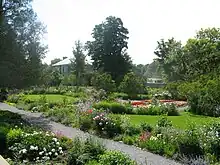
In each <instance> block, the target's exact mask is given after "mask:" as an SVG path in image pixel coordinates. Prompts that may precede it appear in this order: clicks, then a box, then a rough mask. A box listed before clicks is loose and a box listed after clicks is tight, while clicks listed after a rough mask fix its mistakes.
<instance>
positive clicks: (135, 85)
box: [119, 72, 145, 97]
mask: <svg viewBox="0 0 220 165" xmlns="http://www.w3.org/2000/svg"><path fill="white" fill-rule="evenodd" d="M119 89H120V90H121V92H124V93H127V94H128V95H129V96H131V97H135V96H136V95H137V94H141V93H144V91H145V87H144V81H143V79H141V78H140V77H138V76H137V75H135V74H134V73H133V72H129V73H127V74H126V75H125V76H124V78H123V81H122V82H121V83H120V86H119Z"/></svg>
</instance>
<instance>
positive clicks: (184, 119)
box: [127, 112, 220, 129]
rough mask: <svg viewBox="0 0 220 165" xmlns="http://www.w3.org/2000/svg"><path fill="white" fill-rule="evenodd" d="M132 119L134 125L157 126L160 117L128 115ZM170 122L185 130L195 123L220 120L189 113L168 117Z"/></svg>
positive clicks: (198, 124)
mask: <svg viewBox="0 0 220 165" xmlns="http://www.w3.org/2000/svg"><path fill="white" fill-rule="evenodd" d="M127 116H128V117H130V121H131V123H132V124H135V125H137V124H140V123H141V122H147V123H149V124H152V125H155V124H156V122H157V120H158V119H159V118H160V116H150V115H127ZM167 118H168V119H169V120H171V121H172V123H173V126H174V127H176V128H180V129H185V128H187V127H188V125H189V124H190V123H195V124H196V125H197V126H200V125H203V124H204V123H208V122H212V121H220V118H214V117H207V116H199V115H193V114H190V113H188V112H181V113H180V116H167Z"/></svg>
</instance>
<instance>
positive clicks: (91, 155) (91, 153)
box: [68, 137, 106, 165]
mask: <svg viewBox="0 0 220 165" xmlns="http://www.w3.org/2000/svg"><path fill="white" fill-rule="evenodd" d="M105 150H106V149H105V148H104V146H103V145H102V144H101V143H100V142H99V141H97V140H96V139H92V138H91V137H89V138H87V139H86V140H85V141H81V140H80V139H79V138H75V139H74V141H73V148H72V149H71V151H70V152H69V156H68V165H72V164H74V165H84V164H86V163H88V162H89V161H90V160H94V161H96V160H98V159H99V155H102V154H103V153H104V152H105ZM90 163H91V162H90Z"/></svg>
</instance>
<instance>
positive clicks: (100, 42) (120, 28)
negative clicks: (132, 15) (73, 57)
mask: <svg viewBox="0 0 220 165" xmlns="http://www.w3.org/2000/svg"><path fill="white" fill-rule="evenodd" d="M127 35H128V29H126V28H125V27H124V25H123V22H122V20H121V19H120V18H117V17H113V16H109V17H107V18H106V20H105V21H104V22H103V23H101V24H99V25H96V26H95V28H94V29H93V33H92V37H93V39H94V40H93V41H88V42H87V44H86V46H87V50H88V55H89V56H91V59H92V60H93V67H94V69H95V70H101V71H103V72H106V73H109V74H110V75H111V77H112V79H113V80H115V81H116V82H117V83H118V82H120V81H121V79H122V77H123V76H124V75H125V74H126V73H127V72H128V71H129V69H130V68H131V60H130V57H129V55H128V54H127V53H126V49H127V48H128V42H127V39H128V36H127Z"/></svg>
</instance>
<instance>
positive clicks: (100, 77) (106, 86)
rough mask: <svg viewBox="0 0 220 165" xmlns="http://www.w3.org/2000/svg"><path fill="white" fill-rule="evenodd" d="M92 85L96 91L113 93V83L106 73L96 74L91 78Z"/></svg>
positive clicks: (114, 87)
mask: <svg viewBox="0 0 220 165" xmlns="http://www.w3.org/2000/svg"><path fill="white" fill-rule="evenodd" d="M91 81H92V85H93V86H94V87H96V88H97V89H103V90H105V91H106V92H108V93H109V92H114V91H115V89H116V85H115V81H114V80H112V77H111V75H110V74H108V73H96V74H95V75H94V76H93V77H92V80H91Z"/></svg>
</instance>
